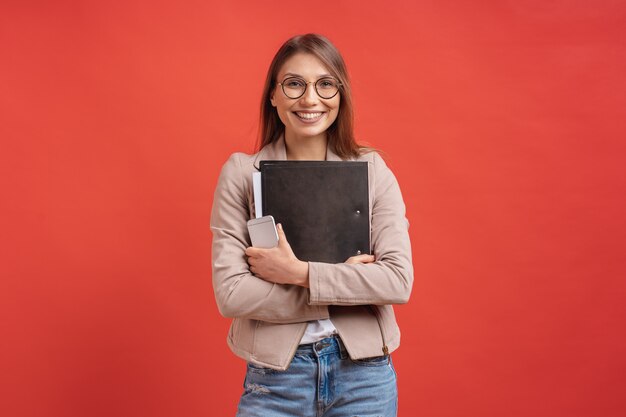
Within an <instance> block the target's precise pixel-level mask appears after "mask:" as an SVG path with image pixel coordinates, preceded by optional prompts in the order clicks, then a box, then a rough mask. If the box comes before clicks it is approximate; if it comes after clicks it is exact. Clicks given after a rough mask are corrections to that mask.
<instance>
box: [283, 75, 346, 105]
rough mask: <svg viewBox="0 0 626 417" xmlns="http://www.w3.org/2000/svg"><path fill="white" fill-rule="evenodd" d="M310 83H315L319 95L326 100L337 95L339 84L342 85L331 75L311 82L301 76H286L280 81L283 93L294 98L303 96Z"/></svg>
mask: <svg viewBox="0 0 626 417" xmlns="http://www.w3.org/2000/svg"><path fill="white" fill-rule="evenodd" d="M309 84H313V85H314V86H315V92H316V93H317V95H318V96H320V97H321V98H323V99H325V100H328V99H330V98H333V97H335V96H336V95H337V93H338V92H339V86H340V85H341V83H340V82H339V81H337V80H335V79H334V78H330V77H325V78H320V79H319V80H317V81H309V82H307V81H305V80H303V79H302V78H300V77H288V78H285V79H284V80H283V82H282V83H278V85H280V86H281V88H282V89H283V93H285V95H286V96H287V97H289V98H292V99H295V98H300V97H302V96H303V95H304V93H305V92H306V88H307V87H308V85H309Z"/></svg>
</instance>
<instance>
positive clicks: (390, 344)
mask: <svg viewBox="0 0 626 417" xmlns="http://www.w3.org/2000/svg"><path fill="white" fill-rule="evenodd" d="M285 159H287V157H286V150H285V143H284V140H283V139H282V138H281V139H280V140H278V141H276V142H274V143H272V144H270V145H267V146H265V147H264V148H263V149H261V151H260V152H258V153H257V154H254V155H247V154H243V153H235V154H233V155H231V157H230V158H229V159H228V161H227V162H226V163H225V164H224V166H223V167H222V171H221V174H220V177H219V180H218V183H217V188H216V190H215V197H214V201H213V210H212V212H211V231H212V232H213V249H212V253H213V256H212V258H213V289H214V291H215V298H216V300H217V306H218V308H219V311H220V313H221V314H222V315H223V316H225V317H232V318H233V319H234V320H233V322H232V324H231V327H230V331H229V334H228V338H227V341H228V345H229V346H230V348H231V350H232V351H233V352H234V353H235V354H236V355H237V356H239V357H241V358H243V359H245V360H246V361H249V362H252V363H255V364H257V365H261V366H265V367H268V368H273V369H279V370H284V369H287V367H288V366H289V363H290V362H291V359H292V357H293V355H294V353H295V351H296V348H297V347H298V344H299V342H300V339H301V338H302V335H303V334H304V331H305V329H306V326H307V321H309V320H318V319H326V318H330V319H331V321H332V323H333V324H334V325H335V327H336V328H337V331H338V333H339V335H340V336H341V338H342V340H343V342H344V344H345V346H346V349H347V351H348V354H349V355H350V357H351V358H352V359H362V358H368V357H373V356H381V355H383V354H385V353H390V352H392V351H394V350H395V349H396V348H397V347H398V346H399V344H400V331H399V329H398V325H397V324H396V319H395V316H394V312H393V307H392V306H391V304H403V303H406V302H407V301H408V299H409V295H410V293H411V288H412V285H413V266H412V263H411V244H410V241H409V234H408V221H407V219H406V217H405V207H404V202H403V200H402V195H401V193H400V188H399V187H398V182H397V181H396V178H395V177H394V175H393V173H392V172H391V171H390V170H389V168H388V167H387V165H386V164H385V162H384V161H383V159H382V158H381V157H380V156H379V155H378V154H377V153H376V152H370V153H367V154H364V155H362V156H360V157H359V158H357V159H356V160H358V161H367V162H368V167H369V199H370V202H369V209H370V227H371V245H372V251H373V252H372V253H373V254H374V255H375V258H376V261H375V262H374V263H370V264H356V265H348V264H328V263H321V262H309V286H310V287H309V288H304V287H300V286H296V285H282V284H274V283H271V282H267V281H264V280H262V279H260V278H257V277H256V276H254V275H253V274H252V273H251V272H250V270H249V269H248V263H247V260H246V256H245V254H244V250H245V249H246V247H248V246H250V239H249V236H248V231H247V226H246V222H247V221H248V219H251V218H254V201H253V191H252V172H254V171H257V170H258V168H259V161H262V160H285ZM326 159H327V160H329V161H340V160H341V158H339V157H338V156H337V155H336V154H335V153H333V152H332V150H331V149H330V147H329V148H328V149H327V153H326Z"/></svg>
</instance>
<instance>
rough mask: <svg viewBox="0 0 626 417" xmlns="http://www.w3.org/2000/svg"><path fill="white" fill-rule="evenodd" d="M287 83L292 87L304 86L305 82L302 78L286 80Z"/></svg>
mask: <svg viewBox="0 0 626 417" xmlns="http://www.w3.org/2000/svg"><path fill="white" fill-rule="evenodd" d="M285 85H286V86H287V87H291V88H301V87H303V86H304V82H302V81H300V80H287V81H285Z"/></svg>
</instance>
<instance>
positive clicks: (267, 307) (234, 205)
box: [211, 154, 328, 323]
mask: <svg viewBox="0 0 626 417" xmlns="http://www.w3.org/2000/svg"><path fill="white" fill-rule="evenodd" d="M246 195H247V193H246V190H245V182H244V179H243V174H242V168H241V162H240V156H239V155H237V154H233V155H232V156H231V157H230V158H229V160H228V161H227V162H226V163H225V164H224V166H223V167H222V171H221V173H220V177H219V180H218V183H217V187H216V190H215V196H214V200H213V209H212V211H211V231H212V232H213V247H212V258H213V289H214V291H215V299H216V300H217V306H218V308H219V311H220V313H221V314H222V315H223V316H225V317H245V318H250V319H256V320H264V321H268V322H274V323H297V322H304V321H308V320H319V319H325V318H328V308H327V307H326V306H323V305H310V304H309V303H308V297H309V294H308V291H307V289H306V288H304V287H302V286H297V285H281V284H275V283H272V282H268V281H265V280H263V279H260V278H257V277H256V276H254V275H252V273H251V272H250V269H249V266H248V262H247V259H246V255H245V249H246V247H248V246H250V242H249V239H248V230H247V226H246V223H247V220H248V217H249V212H248V205H247V198H246Z"/></svg>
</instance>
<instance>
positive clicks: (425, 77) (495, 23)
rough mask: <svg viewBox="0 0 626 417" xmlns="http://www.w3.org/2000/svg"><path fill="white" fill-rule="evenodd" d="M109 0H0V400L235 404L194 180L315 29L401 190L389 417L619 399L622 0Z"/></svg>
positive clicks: (132, 405) (540, 410)
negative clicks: (410, 265) (288, 53)
mask: <svg viewBox="0 0 626 417" xmlns="http://www.w3.org/2000/svg"><path fill="white" fill-rule="evenodd" d="M108 3H109V2H103V1H100V2H96V1H55V2H36V1H14V0H11V1H8V2H7V1H6V0H5V1H3V2H2V5H1V6H0V48H1V50H0V52H1V54H0V61H1V62H0V138H1V147H0V187H1V191H2V197H1V202H0V233H1V236H2V241H1V242H2V247H1V250H0V274H1V280H0V297H1V304H0V332H1V334H0V340H1V341H0V383H1V387H0V414H2V415H3V416H11V417H22V416H24V417H25V416H28V417H31V416H33V417H34V416H46V417H49V416H64V417H74V416H77V417H78V416H80V417H84V416H89V417H97V416H103V417H104V416H106V417H110V416H118V417H120V416H155V417H158V416H181V417H187V416H228V415H233V414H234V410H235V407H236V402H237V399H238V396H239V395H240V393H241V389H242V388H241V386H242V382H243V375H244V363H243V362H242V361H240V360H239V359H237V358H235V356H234V355H232V354H231V353H230V351H229V350H228V348H227V346H226V332H227V327H228V324H229V323H228V320H226V319H224V318H222V317H221V316H219V313H218V311H217V308H216V306H215V302H214V299H213V292H212V287H211V274H210V243H211V235H210V230H209V214H210V207H211V203H212V196H213V190H214V186H215V183H216V179H217V175H218V173H219V170H220V168H221V165H222V164H223V162H224V161H225V160H226V158H227V157H228V155H229V154H230V153H232V152H234V151H246V152H251V151H252V150H253V143H254V139H255V137H256V128H257V115H258V107H259V98H260V93H261V88H262V84H263V80H264V76H265V71H266V69H267V67H268V65H269V62H270V60H271V58H272V56H273V54H274V53H275V51H276V50H277V48H278V47H279V46H280V44H281V43H282V42H283V41H285V40H286V39H287V38H288V37H290V36H292V35H294V34H297V33H304V32H309V31H315V32H320V33H323V34H325V35H327V36H328V37H329V38H330V39H331V40H332V41H334V43H335V44H336V45H337V46H338V47H339V48H340V50H341V51H342V52H343V54H344V56H345V58H346V61H347V63H348V68H349V70H350V72H351V75H352V78H353V85H354V98H355V102H356V123H357V133H358V137H359V138H360V139H361V140H362V141H364V142H367V143H369V144H370V145H373V146H375V147H377V148H380V149H383V150H384V151H385V152H386V153H387V160H388V163H389V165H390V166H391V167H392V169H393V170H394V172H395V173H396V175H397V177H398V179H399V182H400V185H401V187H402V190H403V194H404V198H405V201H406V204H407V207H408V217H409V220H410V223H411V229H410V230H411V238H412V243H413V254H414V266H415V285H414V289H413V294H412V298H411V300H410V303H409V304H408V305H405V306H401V307H399V308H398V309H397V314H398V319H399V322H400V325H401V329H402V330H403V339H402V346H401V347H400V349H399V350H398V351H397V352H396V354H395V355H394V359H395V361H396V365H397V369H398V380H399V387H400V414H399V415H400V416H428V417H433V416H472V417H473V416H476V417H478V416H480V417H485V416H550V417H553V416H567V417H578V416H594V417H596V416H602V417H610V416H624V415H626V396H625V395H624V392H626V355H625V351H626V349H625V348H626V336H625V333H624V328H625V327H626V303H625V302H624V301H625V296H626V284H625V280H624V279H625V275H626V274H625V273H626V260H625V256H624V253H625V249H626V248H625V246H626V245H625V240H626V239H625V237H626V236H625V235H626V221H625V216H624V212H625V209H626V197H625V195H626V193H625V192H626V176H625V175H624V173H625V170H624V159H625V155H626V153H625V151H626V145H625V141H624V139H625V138H626V124H625V120H626V118H625V116H626V114H625V113H626V111H625V109H626V88H625V87H626V81H625V77H624V74H626V42H625V39H626V19H625V17H626V7H625V6H624V4H623V3H622V2H619V1H610V0H604V1H595V2H584V1H566V0H551V1H547V0H532V1H524V0H521V1H520V0H517V1H513V0H511V1H498V2H472V1H462V0H449V1H445V0H444V1H437V2H430V1H423V2H406V1H402V2H395V3H391V4H390V3H383V2H363V1H334V2H327V3H315V2H313V3H311V2H309V3H297V2H293V1H292V2H286V1H275V2H266V1H258V2H253V1H249V2H241V1H238V2H207V1H189V2H174V1H139V0H127V1H124V2H113V3H114V4H108Z"/></svg>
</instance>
